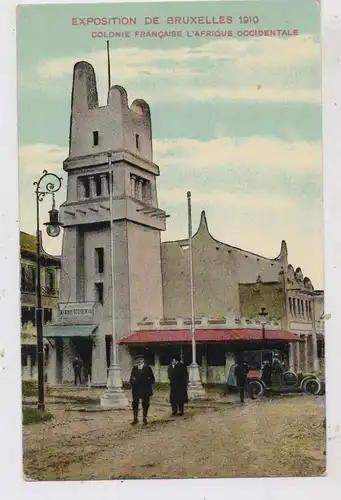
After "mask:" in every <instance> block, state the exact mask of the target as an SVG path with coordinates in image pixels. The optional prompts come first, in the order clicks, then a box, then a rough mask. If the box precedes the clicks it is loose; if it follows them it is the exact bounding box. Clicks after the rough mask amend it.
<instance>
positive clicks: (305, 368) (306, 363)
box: [304, 336, 309, 373]
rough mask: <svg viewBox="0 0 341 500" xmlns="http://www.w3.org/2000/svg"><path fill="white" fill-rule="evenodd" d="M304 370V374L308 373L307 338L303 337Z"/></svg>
mask: <svg viewBox="0 0 341 500" xmlns="http://www.w3.org/2000/svg"><path fill="white" fill-rule="evenodd" d="M304 370H305V372H306V373H308V372H309V363H308V338H307V336H305V337H304Z"/></svg>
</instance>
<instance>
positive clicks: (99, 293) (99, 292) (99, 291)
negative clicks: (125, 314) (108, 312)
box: [95, 283, 104, 305]
mask: <svg viewBox="0 0 341 500" xmlns="http://www.w3.org/2000/svg"><path fill="white" fill-rule="evenodd" d="M95 291H96V302H99V303H100V304H102V305H103V297H104V287H103V283H95Z"/></svg>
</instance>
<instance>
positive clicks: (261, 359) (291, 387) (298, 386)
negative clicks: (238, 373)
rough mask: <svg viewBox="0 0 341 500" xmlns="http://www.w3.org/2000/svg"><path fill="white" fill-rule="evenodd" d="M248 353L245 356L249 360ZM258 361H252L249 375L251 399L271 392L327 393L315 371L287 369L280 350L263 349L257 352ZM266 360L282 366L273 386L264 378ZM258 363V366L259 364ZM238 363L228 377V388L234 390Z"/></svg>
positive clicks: (248, 385)
mask: <svg viewBox="0 0 341 500" xmlns="http://www.w3.org/2000/svg"><path fill="white" fill-rule="evenodd" d="M247 354H249V353H244V358H246V360H247ZM256 358H257V361H256V362H253V363H251V367H250V371H249V373H248V376H247V392H248V394H249V396H250V398H251V399H257V398H259V397H261V396H263V395H264V396H269V395H271V394H276V393H277V394H278V393H280V394H285V393H304V394H309V395H313V396H317V395H323V394H324V393H325V383H324V381H322V380H320V379H319V378H318V377H317V376H316V375H315V374H313V373H306V374H303V373H295V372H292V371H290V370H286V368H285V363H284V361H283V356H282V353H281V352H280V351H271V350H263V351H259V352H258V353H257V356H256ZM265 362H269V363H271V365H272V366H274V365H275V364H276V363H277V364H278V365H279V366H280V368H279V370H278V374H277V377H274V378H275V379H276V380H273V384H271V386H267V385H266V384H265V382H264V380H263V378H262V369H261V366H263V365H264V363H265ZM257 365H258V366H257ZM235 366H236V365H232V366H231V368H230V372H229V376H228V379H227V386H228V390H231V389H232V390H233V388H234V387H235V386H236V381H235V377H234V369H235ZM274 382H275V383H274Z"/></svg>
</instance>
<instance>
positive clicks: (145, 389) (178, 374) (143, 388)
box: [130, 357, 188, 425]
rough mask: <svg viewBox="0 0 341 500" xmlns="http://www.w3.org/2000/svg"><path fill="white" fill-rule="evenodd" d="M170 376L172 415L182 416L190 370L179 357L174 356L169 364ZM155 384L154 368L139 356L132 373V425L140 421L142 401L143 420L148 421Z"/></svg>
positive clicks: (186, 400)
mask: <svg viewBox="0 0 341 500" xmlns="http://www.w3.org/2000/svg"><path fill="white" fill-rule="evenodd" d="M168 378H169V383H170V394H169V402H170V405H171V408H172V416H182V415H183V414H184V406H185V404H186V403H187V402H188V395H187V384H188V371H187V367H186V366H185V365H184V363H183V362H182V361H181V360H180V359H179V358H173V360H172V362H171V364H170V365H169V367H168ZM154 384H155V377H154V374H153V370H152V369H151V367H150V366H148V365H147V364H146V363H145V360H144V358H143V357H139V358H138V359H137V363H136V365H135V366H134V367H133V369H132V372H131V375H130V385H131V389H132V410H133V421H132V425H136V424H137V423H138V414H139V403H140V401H141V405H142V421H143V423H144V424H147V423H148V421H147V416H148V409H149V406H150V398H151V396H152V395H153V385H154Z"/></svg>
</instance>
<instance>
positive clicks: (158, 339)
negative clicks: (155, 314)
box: [120, 329, 300, 344]
mask: <svg viewBox="0 0 341 500" xmlns="http://www.w3.org/2000/svg"><path fill="white" fill-rule="evenodd" d="M265 339H266V340H272V341H277V342H295V341H296V342H297V341H299V340H300V339H299V337H298V335H296V334H295V333H292V332H286V331H283V330H266V331H265ZM195 340H196V342H204V343H211V342H212V343H214V342H246V341H252V340H253V341H254V340H262V330H247V329H237V330H223V329H216V330H204V329H200V330H199V329H198V330H196V332H195ZM191 341H192V334H191V332H190V330H140V331H138V332H133V333H131V334H130V335H128V337H126V338H124V339H122V340H120V344H153V343H155V344H156V343H157V344H166V343H174V344H186V343H189V342H191Z"/></svg>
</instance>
